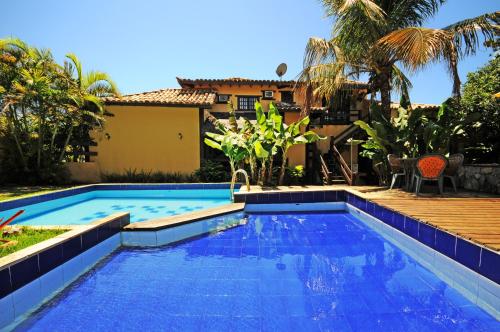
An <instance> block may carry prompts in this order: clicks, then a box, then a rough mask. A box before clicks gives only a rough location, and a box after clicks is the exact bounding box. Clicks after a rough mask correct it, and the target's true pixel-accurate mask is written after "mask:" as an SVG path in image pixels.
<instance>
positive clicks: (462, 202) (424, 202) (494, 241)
mask: <svg viewBox="0 0 500 332" xmlns="http://www.w3.org/2000/svg"><path fill="white" fill-rule="evenodd" d="M325 190H345V191H347V192H351V193H353V194H355V195H358V196H360V197H362V198H365V199H367V200H370V201H372V202H374V203H377V204H379V205H381V206H384V207H387V208H390V209H392V210H395V211H398V212H400V213H402V214H405V215H408V216H410V217H413V218H415V219H418V220H421V221H423V222H425V223H428V224H430V225H433V226H435V227H436V228H439V229H442V230H445V231H447V232H449V233H452V234H455V235H458V236H460V237H462V238H465V239H467V240H470V241H472V242H475V243H478V244H480V245H483V246H485V247H488V248H490V249H493V250H495V251H500V197H499V196H495V195H491V194H486V193H477V192H469V191H459V192H458V193H452V192H445V195H444V196H443V197H441V196H440V195H437V194H434V192H435V191H434V188H433V189H432V190H433V193H432V194H429V193H424V194H422V195H421V196H420V197H416V196H415V195H414V194H413V193H408V192H404V191H402V190H400V189H394V190H387V189H386V188H381V187H375V186H346V185H331V186H280V187H273V188H262V187H259V186H252V187H251V190H250V193H259V192H260V193H262V192H269V193H271V192H306V191H325ZM240 192H246V190H245V188H244V187H243V186H242V187H241V188H240Z"/></svg>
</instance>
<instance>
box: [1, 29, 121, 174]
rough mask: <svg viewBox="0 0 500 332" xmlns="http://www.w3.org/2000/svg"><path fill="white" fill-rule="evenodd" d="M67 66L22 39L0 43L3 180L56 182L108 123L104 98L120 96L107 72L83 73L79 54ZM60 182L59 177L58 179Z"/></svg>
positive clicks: (45, 51)
mask: <svg viewBox="0 0 500 332" xmlns="http://www.w3.org/2000/svg"><path fill="white" fill-rule="evenodd" d="M66 58H67V59H66V61H65V62H64V64H63V65H59V64H57V63H56V62H55V60H54V57H53V56H52V54H51V52H50V51H49V50H47V49H38V48H35V47H32V46H29V45H27V44H26V43H24V42H23V41H21V40H19V39H13V38H9V39H2V40H0V112H1V113H0V116H1V117H0V121H1V122H0V124H1V127H0V130H1V132H0V139H1V141H2V142H1V144H2V147H3V148H4V151H3V158H2V171H3V174H2V175H3V177H4V178H7V179H8V180H9V181H15V182H23V181H30V182H53V181H56V180H58V178H59V175H60V172H59V171H58V170H60V169H61V165H62V164H63V162H64V161H66V160H67V159H68V158H69V157H70V155H71V154H72V155H73V156H77V155H79V154H78V153H77V150H78V149H82V146H84V145H85V144H87V143H88V141H89V139H90V137H89V131H90V130H92V129H95V128H101V127H102V124H103V121H104V119H103V102H102V99H101V98H102V97H107V96H113V95H117V94H118V90H117V88H116V86H115V84H114V83H113V81H112V80H111V79H110V78H109V76H108V75H107V74H105V73H102V72H98V71H91V72H88V73H84V72H83V69H82V65H81V63H80V61H79V60H78V58H77V57H76V56H75V55H74V54H68V55H67V56H66ZM59 180H60V179H59Z"/></svg>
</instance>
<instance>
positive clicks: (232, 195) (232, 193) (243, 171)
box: [229, 168, 250, 202]
mask: <svg viewBox="0 0 500 332" xmlns="http://www.w3.org/2000/svg"><path fill="white" fill-rule="evenodd" d="M238 173H241V174H243V176H244V177H245V182H246V186H247V192H250V179H249V177H248V173H247V171H245V170H244V169H241V168H239V169H237V170H236V171H235V172H234V173H233V176H232V178H231V186H230V189H229V191H230V194H231V201H232V202H234V185H235V183H236V179H237V177H238Z"/></svg>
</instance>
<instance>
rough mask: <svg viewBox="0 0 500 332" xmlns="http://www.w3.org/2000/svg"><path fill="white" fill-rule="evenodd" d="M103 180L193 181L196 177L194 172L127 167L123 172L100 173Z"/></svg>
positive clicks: (195, 180)
mask: <svg viewBox="0 0 500 332" xmlns="http://www.w3.org/2000/svg"><path fill="white" fill-rule="evenodd" d="M102 180H103V182H111V183H195V182H198V178H197V177H196V176H195V175H194V174H184V173H178V172H174V173H168V172H152V171H145V170H140V171H139V170H137V169H127V170H125V172H124V173H107V174H103V175H102Z"/></svg>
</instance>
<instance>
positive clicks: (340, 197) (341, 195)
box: [337, 190, 346, 202]
mask: <svg viewBox="0 0 500 332" xmlns="http://www.w3.org/2000/svg"><path fill="white" fill-rule="evenodd" d="M345 195H346V192H345V190H339V191H338V193H337V199H338V200H339V202H345V197H346V196H345Z"/></svg>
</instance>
